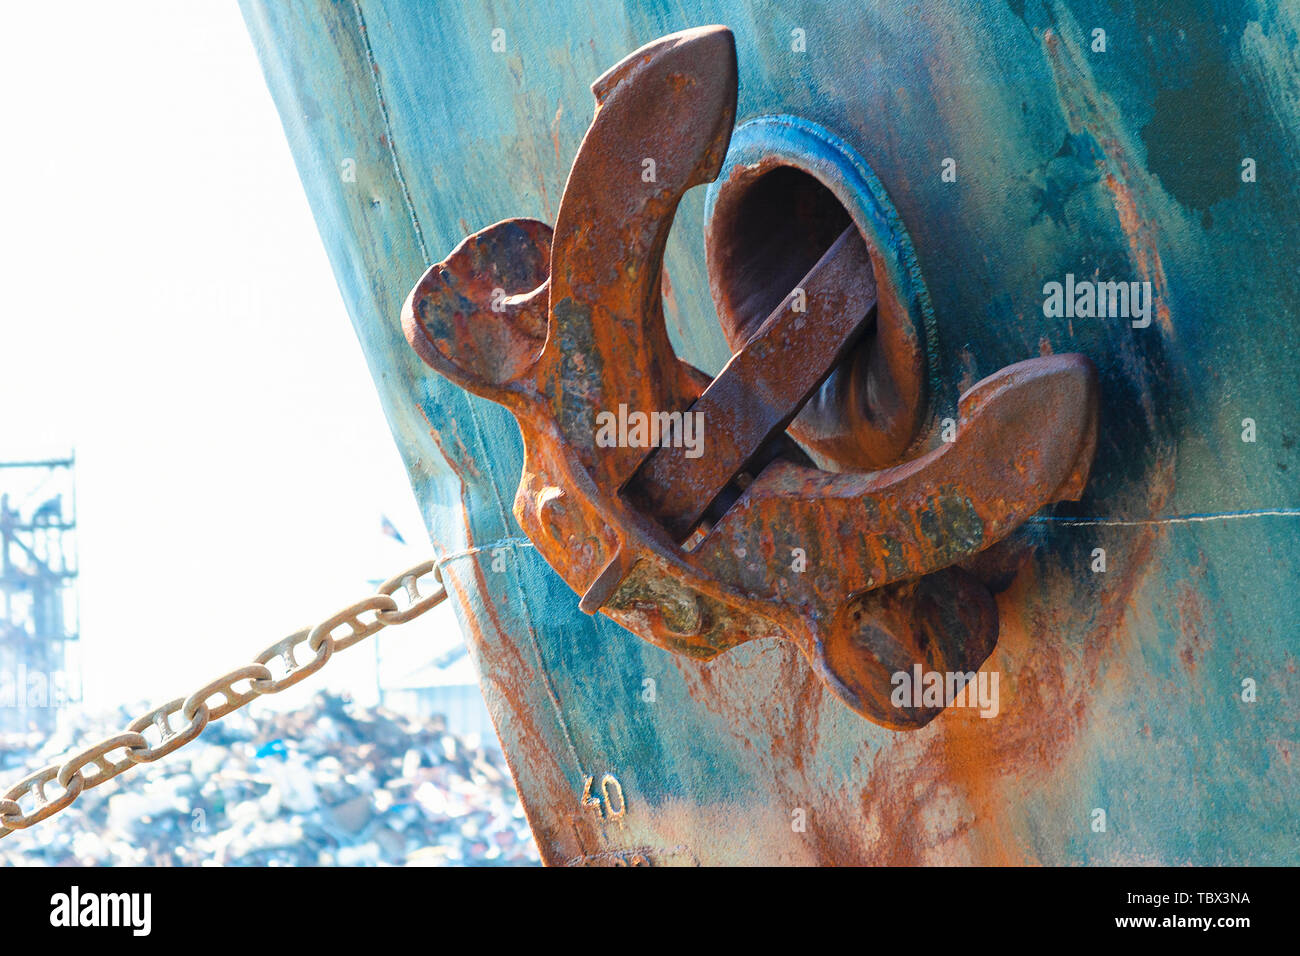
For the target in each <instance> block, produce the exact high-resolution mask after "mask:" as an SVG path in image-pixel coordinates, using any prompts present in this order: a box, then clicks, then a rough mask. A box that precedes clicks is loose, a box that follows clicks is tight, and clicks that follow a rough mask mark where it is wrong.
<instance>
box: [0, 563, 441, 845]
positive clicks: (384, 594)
mask: <svg viewBox="0 0 1300 956" xmlns="http://www.w3.org/2000/svg"><path fill="white" fill-rule="evenodd" d="M429 575H432V576H433V578H434V580H435V582H436V587H435V588H434V589H432V590H431V591H429V593H427V594H426V593H423V592H422V591H421V590H420V581H421V579H423V578H425V577H427V576H429ZM399 591H402V592H404V593H405V596H406V602H405V605H406V606H405V607H402V606H400V605H399V604H398V602H397V599H396V597H395V595H396V594H397V593H398V592H399ZM446 597H447V589H446V588H445V587H444V586H443V584H442V575H441V572H440V571H439V569H438V563H437V561H435V560H429V561H423V562H421V563H420V564H417V565H415V566H414V567H411V568H408V569H407V570H405V571H403V572H402V573H400V574H397V575H395V576H393V577H391V578H389V579H388V580H387V581H385V582H384V583H383V584H381V585H380V586H379V588H378V589H377V590H376V592H375V593H374V594H371V595H369V596H367V597H364V598H362V599H361V600H360V601H356V602H355V603H353V604H349V605H348V606H347V607H345V608H343V610H341V611H339V612H338V613H337V614H333V615H331V616H330V617H328V618H326V619H325V620H324V621H321V622H320V623H319V624H317V625H316V626H315V627H309V628H303V629H302V630H299V631H295V632H294V633H292V634H290V635H289V636H288V637H284V638H281V639H280V640H278V641H276V642H275V643H274V644H272V645H271V646H269V647H267V648H266V649H265V650H264V651H262V653H260V654H258V655H257V656H256V657H254V658H253V660H254V662H255V663H252V664H245V665H244V666H242V667H237V668H235V669H234V670H232V671H229V672H228V673H226V674H223V675H222V676H221V677H218V678H217V679H216V680H214V681H211V682H209V683H207V684H204V685H203V686H202V687H200V688H199V689H198V690H196V691H194V692H193V693H192V694H190V695H189V696H188V697H178V698H176V699H175V700H173V701H170V702H168V703H166V704H163V705H162V706H161V707H155V708H154V709H153V710H151V711H149V712H148V713H146V714H142V715H141V716H140V717H138V718H137V719H136V720H135V721H133V722H132V723H131V724H130V725H129V726H128V727H127V729H126V730H125V731H123V732H122V733H118V734H114V735H112V736H110V737H105V738H104V739H103V740H101V741H99V742H98V743H95V744H92V745H91V746H89V747H86V748H85V749H83V750H81V751H79V752H78V753H75V754H73V755H72V756H71V757H69V758H67V759H66V760H65V761H63V762H62V763H55V764H50V765H49V766H47V767H43V768H41V769H40V770H37V771H36V772H35V773H33V774H30V775H28V776H27V777H25V778H23V779H22V780H20V781H19V782H18V783H16V784H14V785H13V786H12V787H10V788H9V790H7V791H6V792H5V794H4V796H3V797H0V840H3V839H4V838H5V837H7V836H9V835H10V834H11V833H13V832H14V831H15V830H24V829H26V828H27V827H30V826H33V825H35V824H37V823H40V822H41V821H42V820H44V819H46V818H48V817H51V816H53V815H54V814H56V813H58V812H59V811H60V810H62V809H64V808H65V807H68V806H69V805H71V804H72V802H73V801H74V800H76V799H77V797H79V796H81V794H83V793H85V792H86V791H87V790H90V789H91V788H93V787H97V786H99V785H100V784H101V783H104V782H105V781H107V780H112V779H113V778H114V777H116V776H117V775H118V774H120V773H122V772H123V771H126V770H129V769H130V768H131V767H133V766H135V765H136V764H142V763H152V762H153V761H155V760H158V759H160V758H162V757H165V756H167V755H168V754H169V753H172V752H173V751H175V750H178V749H180V748H181V747H183V746H185V744H187V743H189V742H190V741H191V740H194V739H195V738H196V737H198V735H199V734H201V733H202V732H203V729H204V728H205V727H206V726H207V725H208V724H210V723H212V721H214V720H220V719H221V718H222V717H225V716H226V715H227V714H229V713H231V712H232V711H235V710H238V709H239V708H240V707H243V706H244V705H245V704H247V703H248V702H249V701H251V700H253V698H255V697H261V696H262V695H263V694H276V693H279V692H280V691H282V690H285V689H287V688H289V687H292V686H293V685H294V684H297V683H298V682H299V681H301V680H303V679H304V678H306V677H310V676H311V675H312V674H314V673H316V671H318V670H320V669H321V668H322V667H324V666H325V664H326V662H327V661H329V659H330V657H331V656H332V655H333V654H334V652H335V651H342V650H346V649H347V648H349V647H351V646H352V645H354V644H357V643H359V642H360V641H363V640H365V639H366V638H367V637H370V636H371V635H372V634H375V633H377V632H378V631H380V630H382V629H383V628H385V627H389V626H391V625H394V624H405V623H406V622H407V621H410V620H413V619H415V618H417V617H419V616H420V615H421V614H423V613H424V612H425V611H428V610H429V609H430V608H433V607H436V606H437V605H439V604H441V603H442V602H443V601H444V600H445V599H446ZM371 613H373V617H371V618H370V620H368V621H363V620H362V615H365V614H371ZM345 626H346V631H345V632H344V633H343V634H342V635H341V636H335V633H334V632H335V631H337V630H339V629H340V628H343V627H345ZM303 645H306V647H307V649H308V651H310V652H311V654H312V657H311V658H310V659H308V660H305V661H304V662H303V663H301V664H300V663H299V662H298V659H297V655H296V653H295V652H296V651H297V649H298V648H300V647H302V646H303ZM273 665H274V670H273ZM239 684H245V685H246V686H245V687H243V689H237V688H236V685H239ZM218 695H220V697H221V700H220V701H219V702H217V703H209V702H210V701H211V700H212V698H214V697H217V696H218ZM178 714H179V715H180V718H181V722H182V723H181V725H180V726H178V727H173V726H172V718H173V717H175V716H177V715H178ZM118 751H120V752H121V754H120V756H115V757H111V756H110V755H112V754H115V752H118ZM51 784H57V785H58V791H59V792H58V793H57V795H55V796H51V795H49V794H47V793H46V788H47V787H49V786H50V785H51ZM29 795H31V796H32V798H33V800H32V802H33V803H34V804H35V806H33V807H32V808H31V809H30V811H29V810H24V809H23V806H22V801H23V799H24V798H25V797H27V796H29Z"/></svg>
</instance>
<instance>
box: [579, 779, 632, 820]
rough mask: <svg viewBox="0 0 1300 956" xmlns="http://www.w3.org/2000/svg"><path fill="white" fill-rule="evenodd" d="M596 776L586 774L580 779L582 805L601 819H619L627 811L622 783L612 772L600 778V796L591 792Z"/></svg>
mask: <svg viewBox="0 0 1300 956" xmlns="http://www.w3.org/2000/svg"><path fill="white" fill-rule="evenodd" d="M595 780H596V778H595V777H592V776H590V775H588V776H587V777H586V778H585V779H584V780H583V781H582V807H583V809H584V810H589V811H590V812H592V813H594V814H596V816H598V817H600V818H601V819H602V820H621V819H622V818H623V815H624V814H625V813H627V800H626V798H625V797H624V796H623V785H622V784H621V783H619V782H618V778H617V777H615V776H614V775H613V774H612V773H607V774H605V775H604V776H603V777H601V778H600V796H599V797H597V796H595V795H594V794H593V793H592V792H591V787H592V784H593V783H595Z"/></svg>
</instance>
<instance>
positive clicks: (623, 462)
mask: <svg viewBox="0 0 1300 956" xmlns="http://www.w3.org/2000/svg"><path fill="white" fill-rule="evenodd" d="M592 89H593V92H594V93H595V96H596V103H597V107H596V113H595V117H594V119H593V121H592V124H591V127H590V128H589V129H588V131H587V134H586V136H585V138H584V139H583V142H582V145H581V147H580V148H579V150H578V153H577V156H576V157H575V159H574V162H573V167H572V169H571V172H570V174H569V179H568V183H567V185H566V186H565V190H564V195H563V199H562V201H561V204H560V210H559V214H558V216H557V219H556V224H555V227H554V229H553V230H552V229H551V227H549V226H548V225H546V224H545V223H543V222H539V221H537V220H532V219H510V220H506V221H504V222H500V223H497V224H495V225H492V226H489V227H488V228H486V229H484V230H482V231H481V232H477V233H475V234H473V235H471V236H469V237H468V238H466V239H465V240H464V241H463V242H461V243H460V245H458V246H457V247H456V248H455V249H454V250H453V251H452V252H451V254H450V255H449V256H448V257H447V258H446V259H445V260H444V261H442V262H440V263H438V264H436V265H434V266H432V267H431V268H430V269H429V270H428V271H427V272H426V273H425V274H424V276H423V277H422V278H421V279H420V281H419V282H418V284H417V285H416V286H415V288H414V290H413V291H412V292H411V294H410V296H409V298H408V299H407V302H406V305H405V307H404V309H403V316H402V321H403V328H404V331H405V334H406V337H407V339H408V341H409V342H410V343H411V345H412V346H413V347H414V348H415V349H416V351H417V352H418V353H419V354H420V356H421V357H422V358H423V359H424V361H425V362H426V363H427V364H428V365H430V366H431V367H432V368H433V369H435V370H436V371H438V372H440V373H441V374H443V375H444V376H446V377H447V378H448V379H450V380H451V381H453V382H455V383H457V384H458V385H461V386H463V387H464V388H466V389H468V390H469V391H471V392H473V393H475V394H477V395H480V396H483V397H485V398H488V399H491V400H492V401H495V402H497V403H499V404H501V405H503V406H505V407H506V408H507V409H509V410H510V411H511V412H512V413H513V415H514V416H515V418H516V419H517V421H518V423H519V427H520V429H521V430H522V433H523V436H524V468H523V475H522V477H521V479H520V484H519V489H518V493H517V495H516V498H515V504H514V514H515V517H516V519H517V520H518V521H519V524H520V525H521V527H522V528H523V530H524V532H525V533H526V534H527V535H528V537H529V538H530V539H531V540H532V541H533V543H534V544H535V545H536V547H537V548H538V550H539V551H540V552H541V554H542V555H543V557H544V558H545V559H546V561H547V562H548V563H549V564H550V565H551V566H552V567H553V568H554V569H555V570H556V571H557V572H558V573H559V574H560V575H561V576H562V577H563V578H564V580H565V581H566V583H568V585H569V586H570V587H572V588H573V589H574V590H575V591H576V592H577V593H578V594H579V595H581V605H582V607H583V609H584V610H586V611H587V612H588V613H594V612H595V611H597V610H599V611H601V612H602V613H604V614H606V615H608V616H609V617H610V618H612V619H614V620H615V621H617V622H618V623H620V624H622V625H623V626H624V627H626V628H628V629H629V630H631V631H633V632H634V633H636V634H638V635H640V636H641V637H643V638H645V639H646V640H649V641H651V642H652V643H654V644H656V645H658V646H660V647H663V648H666V649H668V650H670V651H674V652H677V653H680V654H684V655H687V656H689V657H692V658H695V659H697V660H702V661H703V660H709V659H711V658H713V657H716V656H717V655H718V654H721V653H722V652H724V651H726V650H728V649H729V648H732V647H736V646H737V645H739V644H742V643H744V642H746V641H751V640H755V639H757V638H765V637H774V638H780V639H784V640H788V641H792V642H793V643H794V644H795V645H797V646H798V647H799V648H800V650H801V651H802V652H803V654H804V656H805V657H806V659H807V660H808V661H809V662H810V664H811V665H812V667H814V668H815V669H816V671H817V673H818V674H819V675H820V676H821V678H822V679H823V680H824V681H825V683H826V684H827V686H828V687H829V688H830V689H831V690H832V691H833V692H834V693H835V694H837V695H838V696H839V697H840V698H841V699H843V700H844V701H845V702H846V703H847V704H848V705H849V706H850V707H852V708H853V709H854V710H855V711H857V712H858V713H860V714H862V715H863V716H865V717H867V718H868V719H870V720H873V721H875V722H877V723H880V724H883V725H885V726H887V727H892V728H896V729H907V728H914V727H919V726H922V725H924V724H925V723H927V722H928V721H929V720H931V719H933V718H934V717H935V716H936V715H937V714H938V713H940V712H941V710H942V709H943V704H942V702H940V703H938V704H935V703H934V702H932V701H931V702H928V703H927V704H925V705H922V704H920V703H918V702H917V701H912V702H910V703H905V704H904V705H902V706H900V705H897V704H896V703H895V702H893V701H891V699H890V698H891V687H892V686H893V680H892V678H893V676H894V675H896V674H898V673H903V672H907V673H911V672H912V671H913V669H914V668H915V667H918V666H919V667H921V668H922V669H923V670H925V671H937V672H940V673H957V674H969V673H971V672H974V671H976V670H978V668H979V667H980V665H981V664H982V663H983V662H984V660H985V659H986V658H987V657H988V655H989V654H990V653H991V652H992V650H993V647H994V645H995V643H996V640H997V631H998V615H997V606H996V604H995V602H994V600H993V598H992V596H991V595H990V593H989V591H988V589H987V588H986V587H985V585H984V584H983V583H981V582H980V581H979V580H978V579H977V578H976V577H975V576H974V575H972V574H971V573H969V572H967V571H965V570H963V569H962V568H960V567H958V566H957V565H958V563H959V562H962V561H964V560H965V559H968V558H970V557H971V556H972V555H974V554H976V553H977V552H979V551H981V550H983V549H985V548H988V547H989V546H991V545H993V544H994V543H996V542H998V541H1000V540H1002V539H1003V538H1005V537H1006V536H1007V535H1008V534H1010V533H1011V532H1012V531H1013V530H1014V529H1015V528H1016V527H1017V526H1019V525H1020V524H1021V523H1023V522H1024V521H1025V519H1026V518H1028V517H1029V516H1030V515H1031V514H1033V513H1034V512H1035V511H1037V510H1038V509H1039V508H1041V507H1043V506H1044V505H1046V504H1048V503H1051V502H1054V501H1059V500H1067V499H1077V498H1078V496H1079V495H1080V494H1081V493H1082V490H1083V487H1084V484H1085V483H1086V480H1087V477H1088V472H1089V468H1090V466H1091V463H1092V457H1093V451H1094V448H1095V443H1096V429H1097V384H1096V376H1095V372H1094V370H1093V368H1092V365H1091V363H1090V362H1089V361H1088V360H1087V359H1086V358H1084V357H1083V356H1080V355H1058V356H1048V357H1043V358H1035V359H1030V360H1028V361H1024V362H1020V363H1018V364H1015V365H1012V366H1010V367H1007V368H1004V369H1002V370H1000V371H998V372H997V373H995V374H993V375H992V376H990V377H988V378H986V379H984V380H983V381H981V382H979V383H978V384H976V385H975V386H974V387H973V388H971V389H970V390H969V391H968V392H966V393H965V394H964V395H963V396H962V397H961V400H960V403H959V408H958V425H957V431H956V436H955V440H953V441H951V442H943V443H940V444H939V445H938V446H937V447H935V448H933V449H932V450H930V451H928V452H925V453H924V454H919V455H916V456H915V457H913V458H911V459H910V460H906V461H902V462H900V463H896V464H892V465H891V466H890V467H885V468H882V469H879V470H874V471H861V470H858V471H846V470H841V471H828V470H822V469H819V468H817V467H815V466H814V465H813V463H812V460H811V459H810V458H809V456H808V455H807V454H805V452H804V450H803V449H802V448H801V447H800V445H799V444H798V443H797V442H796V441H794V440H793V439H792V438H791V437H790V434H789V433H788V432H787V431H786V429H787V428H788V427H789V426H790V423H791V421H792V420H793V419H794V417H795V416H796V415H797V414H798V413H799V411H800V409H801V408H803V407H804V405H805V403H807V402H808V400H809V398H810V396H811V395H812V394H813V393H814V392H815V391H816V389H817V388H818V387H819V386H820V385H821V384H822V383H823V382H825V381H826V379H827V377H828V376H829V375H830V374H831V373H832V371H833V370H834V369H835V368H836V367H837V365H839V364H841V363H842V362H843V361H845V356H846V355H849V354H850V353H852V352H853V351H854V350H855V349H857V350H860V349H863V348H867V347H875V346H874V345H873V343H877V342H879V341H881V340H882V336H879V335H873V325H874V323H875V322H876V321H877V320H878V318H879V313H878V311H877V309H876V308H875V305H876V295H877V289H876V285H875V281H874V279H873V275H872V262H871V258H870V250H869V249H868V248H867V246H866V243H865V242H864V240H863V237H862V236H861V235H860V234H859V232H858V230H856V229H855V228H854V227H853V226H849V227H848V228H846V229H844V230H843V231H842V232H841V233H840V234H839V235H838V237H836V238H834V241H833V242H832V243H831V244H830V247H829V248H828V249H827V250H826V251H825V253H824V254H823V255H821V256H820V258H819V259H817V261H816V262H815V264H814V265H813V266H812V268H811V269H810V270H809V271H808V272H807V274H806V275H805V276H804V278H803V279H802V280H801V281H800V283H799V285H798V286H797V287H796V288H795V289H792V291H791V295H790V296H788V297H787V298H786V300H785V301H783V302H781V303H780V304H779V305H778V306H777V307H776V308H775V310H773V311H771V312H770V313H769V314H768V315H767V317H766V319H764V320H763V321H762V322H761V323H758V324H757V326H756V328H755V330H754V331H753V332H752V334H751V333H747V336H746V338H745V340H744V341H743V343H741V345H740V348H739V349H738V350H737V351H736V353H735V354H734V355H733V357H732V359H731V361H730V362H729V363H728V364H727V366H726V368H724V369H723V371H722V372H721V373H719V375H718V376H717V377H716V378H713V379H710V377H709V376H708V375H706V374H704V373H702V372H700V371H698V370H697V369H695V368H693V367H692V366H690V365H689V364H687V363H685V362H683V361H682V360H680V359H679V358H678V357H677V356H676V355H675V353H674V352H673V349H672V346H671V345H670V344H669V340H668V334H667V330H666V327H665V324H664V318H663V305H662V300H661V282H662V262H663V254H664V247H665V243H666V241H667V237H668V232H669V228H670V226H671V225H672V221H673V217H674V214H675V212H676V208H677V205H678V203H679V201H680V200H681V198H682V196H683V194H684V193H685V192H686V191H687V190H688V189H690V188H692V187H694V186H697V185H701V184H704V183H708V182H710V181H712V180H713V179H714V178H715V177H716V176H717V175H718V172H719V170H720V169H721V167H722V164H723V161H724V156H725V154H726V152H727V147H728V143H729V141H730V137H731V131H732V128H733V125H734V119H735V109H736V90H737V69H736V53H735V45H734V40H733V37H732V35H731V32H730V31H729V30H727V29H726V28H724V27H716V26H715V27H703V28H699V29H693V30H688V31H684V32H682V33H677V34H673V35H671V36H667V37H663V38H661V39H659V40H656V41H654V42H652V43H650V44H648V45H646V46H644V47H642V48H641V49H639V50H637V51H635V52H634V53H632V54H631V55H629V56H628V57H626V58H625V59H624V60H623V61H621V62H620V63H619V64H618V65H616V66H615V67H613V68H612V69H611V70H609V71H608V72H607V73H605V74H604V75H603V76H601V77H600V78H599V79H598V80H596V82H595V83H594V84H593V87H592ZM647 160H653V164H654V174H653V175H649V176H647V175H644V171H645V170H646V168H647V165H646V161H647ZM796 299H797V300H798V301H799V303H800V305H801V306H802V307H803V308H802V309H796V308H795V307H794V302H795V300H796ZM748 318H749V320H750V321H751V327H753V324H752V323H753V322H756V321H757V320H756V318H755V317H748ZM881 321H884V319H881ZM883 339H884V340H885V341H890V338H889V337H888V336H884V337H883ZM898 340H899V337H897V336H895V337H894V338H893V341H898ZM890 358H891V360H892V359H893V358H897V356H890ZM909 361H910V358H909ZM864 391H865V390H864ZM861 400H862V401H864V402H866V401H868V400H869V397H868V396H865V395H864V396H862V397H861ZM627 409H631V410H633V411H634V413H636V412H639V413H641V414H642V416H643V418H642V419H641V420H642V421H644V420H646V419H648V418H650V417H653V418H654V419H655V421H657V422H659V423H661V424H662V425H663V428H664V429H665V431H666V433H667V434H668V436H669V438H672V437H674V435H675V436H676V437H680V436H681V432H682V430H683V428H684V427H686V423H687V421H688V419H687V418H686V416H692V418H690V419H689V421H691V422H698V423H700V424H701V426H702V432H701V433H700V434H701V435H702V436H703V439H704V440H703V445H702V453H701V454H698V455H692V454H691V451H690V450H689V449H688V448H687V447H686V446H685V443H683V442H675V441H671V440H670V441H664V440H662V439H663V435H660V436H659V438H660V440H658V441H656V442H653V443H648V442H646V441H643V440H642V441H635V442H634V441H630V440H629V441H624V442H622V443H615V446H614V447H606V445H607V444H608V443H607V442H601V441H599V440H598V437H597V436H598V428H597V421H598V419H599V417H600V416H601V415H602V414H604V415H610V414H612V413H614V412H615V410H620V411H626V410H627ZM674 416H675V417H674ZM920 419H921V416H920V415H919V414H912V415H911V416H910V420H912V421H920ZM674 428H675V429H676V432H675V433H674ZM792 555H802V556H803V561H802V566H800V563H799V562H798V561H795V562H792V560H791V556H792Z"/></svg>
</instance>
